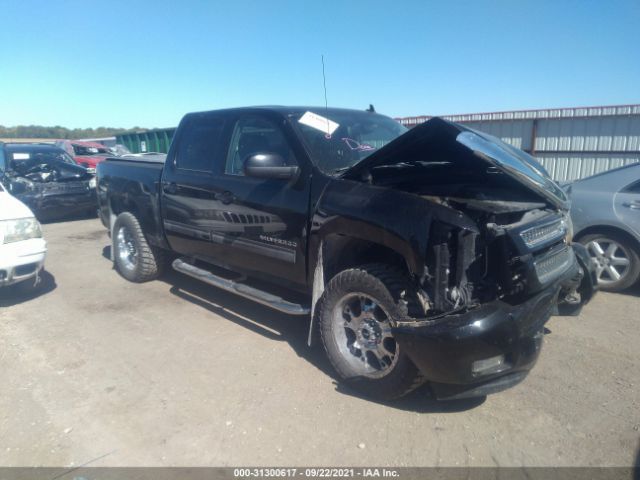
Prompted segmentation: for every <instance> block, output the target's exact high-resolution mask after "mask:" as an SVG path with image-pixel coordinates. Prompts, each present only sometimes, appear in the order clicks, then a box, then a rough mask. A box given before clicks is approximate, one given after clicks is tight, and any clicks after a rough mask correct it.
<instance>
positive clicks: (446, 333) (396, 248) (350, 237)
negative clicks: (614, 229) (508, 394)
mask: <svg viewBox="0 0 640 480" xmlns="http://www.w3.org/2000/svg"><path fill="white" fill-rule="evenodd" d="M97 183H98V202H99V205H100V215H101V218H102V222H103V223H104V225H105V226H106V227H107V228H108V229H109V230H110V233H111V238H112V255H113V259H114V261H115V266H116V268H117V270H118V271H119V272H120V273H121V275H122V276H124V277H125V278H127V279H128V280H131V281H134V282H142V281H146V280H151V279H153V278H156V276H158V275H159V274H160V273H161V271H162V269H163V268H164V267H165V266H167V265H168V264H171V265H172V266H173V268H174V269H175V270H177V271H179V272H182V273H183V274H186V275H189V276H191V277H195V278H197V279H199V280H202V281H204V282H206V283H208V284H211V285H214V286H216V287H219V288H223V289H225V290H228V291H231V292H234V293H236V294H238V295H241V296H244V297H247V298H249V299H251V300H253V301H256V302H259V303H262V304H264V305H267V306H269V307H272V308H274V309H277V310H279V311H282V312H285V313H288V314H297V315H310V318H311V322H310V323H311V325H310V328H309V343H310V344H311V343H312V342H313V341H314V340H315V338H316V337H317V336H318V335H319V337H320V339H321V341H322V343H323V345H324V348H325V350H326V353H327V356H328V358H329V360H330V362H331V364H332V365H333V367H334V368H335V371H336V372H337V375H338V376H339V378H340V379H341V380H342V381H344V382H346V383H348V384H349V385H351V386H352V387H354V388H357V389H359V390H360V391H362V392H364V393H365V394H368V395H371V396H375V397H378V398H383V399H390V398H396V397H399V396H401V395H404V394H406V393H407V392H409V391H411V390H412V389H414V388H416V387H417V386H418V385H420V384H421V383H423V382H429V383H430V385H431V388H432V390H433V392H434V394H435V395H436V397H437V398H440V399H446V398H462V397H472V396H482V395H486V394H489V393H494V392H497V391H500V390H503V389H505V388H508V387H510V386H512V385H515V384H516V383H518V382H520V381H521V380H523V379H524V377H525V376H526V375H527V373H528V371H529V370H530V369H531V368H532V367H533V365H534V363H535V362H536V359H537V357H538V354H539V351H540V347H541V343H542V338H543V326H544V324H545V322H546V321H547V320H548V319H549V316H550V315H552V314H553V313H555V312H558V310H559V311H560V312H561V313H572V314H575V313H577V312H578V311H579V309H580V308H581V306H582V305H583V304H584V303H586V302H587V301H588V300H589V299H590V298H591V296H592V295H593V293H594V285H595V277H594V270H593V267H592V266H591V264H590V263H589V260H588V256H587V255H586V253H585V251H584V249H583V248H582V247H581V246H580V245H576V244H573V243H572V242H571V220H570V219H569V216H568V215H567V208H568V201H567V198H566V197H565V194H564V193H563V191H562V190H561V189H560V188H559V187H558V186H557V185H556V184H555V183H554V182H553V181H552V180H551V179H550V178H549V176H548V175H547V173H546V172H545V171H544V169H543V168H542V167H541V166H540V165H539V164H538V163H537V162H536V161H535V160H534V159H533V158H532V157H530V156H529V155H527V154H526V153H524V152H522V151H520V150H517V149H515V148H513V147H511V146H509V145H506V144H504V143H502V142H501V141H500V140H498V139H496V138H493V137H490V136H487V135H485V134H482V133H479V132H476V131H473V130H470V129H467V128H465V127H463V126H461V125H457V124H454V123H450V122H447V121H445V120H442V119H438V118H434V119H432V120H430V121H428V122H426V123H424V124H422V125H419V126H417V127H416V128H414V129H412V130H410V131H407V130H406V129H405V128H404V127H402V126H401V125H399V124H398V123H397V122H395V121H394V120H392V119H391V118H388V117H385V116H382V115H379V114H376V113H374V112H369V111H354V110H343V109H325V108H308V107H306V108H305V107H302V108H296V107H259V108H240V109H230V110H220V111H212V112H205V113H193V114H188V115H186V116H185V117H184V119H183V120H182V122H181V123H180V126H179V128H178V130H177V132H176V135H175V137H174V140H173V143H172V145H171V148H170V151H169V153H168V156H167V157H166V160H165V158H164V157H159V158H153V157H151V158H150V157H147V158H140V159H127V160H125V159H109V160H107V161H105V162H103V163H101V164H100V165H98V168H97Z"/></svg>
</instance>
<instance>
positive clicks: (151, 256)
mask: <svg viewBox="0 0 640 480" xmlns="http://www.w3.org/2000/svg"><path fill="white" fill-rule="evenodd" d="M121 228H125V229H127V230H128V231H129V233H130V234H131V237H132V240H133V243H134V245H135V248H136V251H137V263H136V265H135V268H134V269H133V270H131V269H127V268H125V267H124V266H123V265H122V264H121V261H120V255H119V253H120V252H119V247H118V242H117V241H115V240H114V241H113V246H112V248H113V249H114V252H113V258H114V264H115V267H116V270H118V273H120V275H122V276H123V277H124V278H126V279H127V280H129V281H130V282H135V283H143V282H148V281H150V280H155V279H156V278H158V277H159V276H160V275H161V274H162V273H163V271H164V270H165V268H166V265H167V263H168V261H169V255H168V253H167V252H165V251H164V250H162V249H161V248H156V247H152V246H150V245H149V243H148V242H147V239H146V238H145V236H144V233H143V231H142V228H141V227H140V222H138V219H137V218H136V217H135V215H133V214H132V213H129V212H123V213H121V214H120V215H118V217H117V218H116V221H115V223H114V225H113V236H114V237H115V236H116V235H117V233H118V231H119V230H120V229H121Z"/></svg>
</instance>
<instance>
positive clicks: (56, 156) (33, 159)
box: [7, 149, 77, 174]
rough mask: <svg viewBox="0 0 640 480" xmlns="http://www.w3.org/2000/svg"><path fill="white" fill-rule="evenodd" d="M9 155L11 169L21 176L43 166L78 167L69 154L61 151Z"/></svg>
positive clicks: (37, 151) (22, 152)
mask: <svg viewBox="0 0 640 480" xmlns="http://www.w3.org/2000/svg"><path fill="white" fill-rule="evenodd" d="M7 153H8V156H9V160H10V165H11V168H12V169H13V170H15V171H16V172H18V173H21V174H23V173H25V172H27V171H29V170H30V169H31V168H33V167H36V166H38V165H43V164H47V165H49V164H52V163H69V164H72V165H77V164H76V162H75V160H74V159H73V158H71V156H70V155H69V154H68V153H67V152H65V151H63V150H59V149H51V150H35V151H34V150H32V151H11V152H7Z"/></svg>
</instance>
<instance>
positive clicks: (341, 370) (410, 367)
mask: <svg viewBox="0 0 640 480" xmlns="http://www.w3.org/2000/svg"><path fill="white" fill-rule="evenodd" d="M353 292H361V293H363V294H365V295H367V296H370V297H372V298H374V299H375V300H376V301H377V302H378V304H379V305H380V306H381V307H383V308H384V310H385V311H386V312H388V314H389V316H390V317H391V318H393V319H394V320H400V319H407V318H409V315H410V313H411V314H415V312H416V311H419V307H418V305H419V302H418V297H417V294H416V292H415V289H414V288H413V287H412V286H411V284H410V283H409V281H408V278H407V276H406V275H405V274H404V273H403V272H402V271H401V270H400V269H398V268H395V267H393V266H389V265H384V264H368V265H363V266H359V267H357V268H351V269H348V270H343V271H342V272H340V273H338V274H337V275H336V276H335V277H333V278H332V279H331V280H330V281H329V283H328V284H327V286H326V288H325V291H324V293H323V295H322V297H321V298H320V300H319V302H318V304H319V305H318V310H317V312H318V317H317V319H318V322H319V327H320V337H321V339H322V344H323V346H324V349H325V352H326V354H327V357H328V358H329V362H330V363H331V365H332V366H333V368H334V369H335V371H336V373H337V374H338V377H339V378H340V380H342V382H344V383H345V384H346V385H349V386H350V387H352V388H354V389H355V390H358V391H360V392H362V393H363V394H365V395H366V396H368V397H372V398H376V399H379V400H392V399H396V398H399V397H402V396H404V395H406V394H408V393H409V392H411V391H412V390H414V389H416V388H417V387H419V386H420V385H421V384H423V383H424V381H425V379H424V377H423V376H422V374H421V373H420V371H419V370H418V369H417V368H416V366H415V365H414V364H413V362H412V361H411V360H410V359H409V357H408V356H407V355H406V354H405V353H404V352H403V351H402V350H401V349H400V347H399V346H398V345H397V344H396V348H397V349H398V350H396V355H397V356H398V359H397V362H396V363H395V365H394V366H393V367H392V369H391V370H390V371H389V372H388V373H387V374H386V375H385V376H383V377H381V378H369V377H367V376H363V375H358V374H357V373H354V370H353V368H351V366H350V364H349V362H348V361H347V360H348V359H346V358H345V354H344V353H342V352H341V351H340V349H339V348H338V345H337V343H336V339H335V336H334V335H333V330H332V329H333V328H339V327H336V325H335V322H334V321H333V311H334V308H336V306H337V305H338V302H340V300H341V299H342V298H344V297H345V296H346V295H348V294H350V293H353Z"/></svg>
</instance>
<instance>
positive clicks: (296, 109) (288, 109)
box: [187, 105, 377, 115]
mask: <svg viewBox="0 0 640 480" xmlns="http://www.w3.org/2000/svg"><path fill="white" fill-rule="evenodd" d="M251 110H254V111H255V110H264V111H271V112H278V113H280V114H282V115H290V114H296V113H304V112H306V111H313V112H315V113H318V114H322V112H327V113H341V112H345V113H346V112H363V111H366V110H364V109H363V110H356V109H354V108H335V107H319V106H285V105H256V106H251V107H234V108H222V109H218V110H207V111H201V112H191V113H187V115H197V114H201V113H213V112H243V111H251ZM371 113H373V114H376V113H377V112H371Z"/></svg>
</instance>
